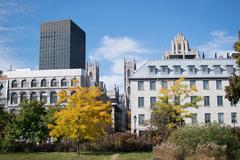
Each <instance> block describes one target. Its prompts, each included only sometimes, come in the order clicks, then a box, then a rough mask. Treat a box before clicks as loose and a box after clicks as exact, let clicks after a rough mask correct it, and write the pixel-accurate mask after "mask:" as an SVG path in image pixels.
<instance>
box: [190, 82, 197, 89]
mask: <svg viewBox="0 0 240 160" xmlns="http://www.w3.org/2000/svg"><path fill="white" fill-rule="evenodd" d="M194 86H196V80H190V87H191V88H192V87H194Z"/></svg>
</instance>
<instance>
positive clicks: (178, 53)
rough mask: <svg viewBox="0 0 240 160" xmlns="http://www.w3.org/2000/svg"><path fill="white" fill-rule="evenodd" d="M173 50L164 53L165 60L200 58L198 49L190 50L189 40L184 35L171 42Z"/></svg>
mask: <svg viewBox="0 0 240 160" xmlns="http://www.w3.org/2000/svg"><path fill="white" fill-rule="evenodd" d="M171 47H172V49H171V50H170V51H166V52H165V53H164V58H165V59H195V58H199V53H198V51H197V50H196V49H190V48H189V43H188V40H187V39H186V38H185V37H184V35H183V34H181V33H180V34H177V35H176V36H175V37H174V39H173V41H172V42H171Z"/></svg>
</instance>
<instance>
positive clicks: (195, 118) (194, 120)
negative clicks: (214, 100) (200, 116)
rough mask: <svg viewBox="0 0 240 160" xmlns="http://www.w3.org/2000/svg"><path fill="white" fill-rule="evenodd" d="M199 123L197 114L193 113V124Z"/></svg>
mask: <svg viewBox="0 0 240 160" xmlns="http://www.w3.org/2000/svg"><path fill="white" fill-rule="evenodd" d="M197 122H198V121H197V113H193V114H192V124H196V123H197Z"/></svg>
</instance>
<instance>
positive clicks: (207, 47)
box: [197, 30, 237, 57]
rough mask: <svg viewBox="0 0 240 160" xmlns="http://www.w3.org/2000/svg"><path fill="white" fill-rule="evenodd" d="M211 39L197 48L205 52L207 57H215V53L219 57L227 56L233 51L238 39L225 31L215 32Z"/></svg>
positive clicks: (212, 33)
mask: <svg viewBox="0 0 240 160" xmlns="http://www.w3.org/2000/svg"><path fill="white" fill-rule="evenodd" d="M210 36H211V39H210V40H209V41H208V42H206V43H204V44H201V45H199V46H197V48H198V49H199V50H200V51H202V52H204V53H205V54H206V56H207V57H213V56H214V54H215V52H217V53H218V55H222V56H226V54H227V52H229V53H231V52H232V51H233V48H232V46H233V43H234V42H235V41H236V39H237V38H236V37H234V36H231V35H228V34H227V32H225V31H218V30H216V31H213V32H211V33H210Z"/></svg>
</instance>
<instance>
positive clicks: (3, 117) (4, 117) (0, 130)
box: [0, 106, 13, 141]
mask: <svg viewBox="0 0 240 160" xmlns="http://www.w3.org/2000/svg"><path fill="white" fill-rule="evenodd" d="M12 118H13V115H11V114H9V113H8V112H7V111H5V110H4V107H3V106H0V141H1V139H2V138H4V135H5V128H6V126H7V124H8V123H9V122H11V120H12Z"/></svg>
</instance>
